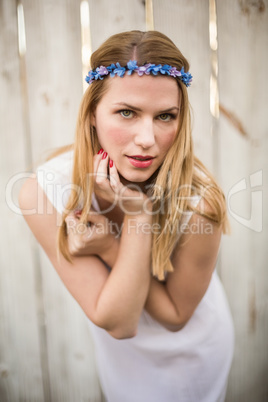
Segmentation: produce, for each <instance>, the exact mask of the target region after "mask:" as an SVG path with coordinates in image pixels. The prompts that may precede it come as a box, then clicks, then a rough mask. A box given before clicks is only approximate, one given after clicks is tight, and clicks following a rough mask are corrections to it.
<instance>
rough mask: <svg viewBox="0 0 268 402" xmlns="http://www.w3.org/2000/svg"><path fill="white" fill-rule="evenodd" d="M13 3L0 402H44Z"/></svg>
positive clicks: (2, 151)
mask: <svg viewBox="0 0 268 402" xmlns="http://www.w3.org/2000/svg"><path fill="white" fill-rule="evenodd" d="M16 3H17V2H16V1H15V0H10V1H2V2H1V4H0V30H1V35H0V37H1V41H0V66H1V67H0V69H1V74H0V93H1V96H0V115H1V119H0V133H1V135H0V172H1V176H0V186H1V189H2V196H3V197H1V201H0V210H1V231H0V237H1V239H0V400H1V401H2V402H6V401H19V400H25V401H26V400H27V401H40V402H42V401H43V385H42V370H41V361H40V344H39V331H38V319H37V314H38V312H39V309H38V306H37V300H38V298H37V294H36V286H35V285H36V283H35V266H34V261H33V254H32V249H31V239H32V238H31V235H30V233H29V230H28V229H27V227H26V224H25V222H24V220H23V218H22V217H21V216H20V215H19V214H18V211H17V195H18V190H19V188H20V186H21V184H22V180H21V179H19V174H20V173H22V176H23V172H24V171H25V170H26V165H27V159H28V158H27V155H26V154H27V153H26V152H25V145H26V137H25V118H24V117H25V116H24V113H23V111H24V107H23V97H22V96H21V95H22V88H23V86H22V85H21V84H22V80H21V79H22V76H21V72H22V60H20V58H19V52H18V29H17V4H16ZM4 189H6V197H7V198H6V200H5V198H4Z"/></svg>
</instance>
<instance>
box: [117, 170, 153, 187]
mask: <svg viewBox="0 0 268 402" xmlns="http://www.w3.org/2000/svg"><path fill="white" fill-rule="evenodd" d="M118 173H119V176H120V181H121V182H122V183H123V184H124V185H127V184H132V183H133V184H134V183H135V184H137V185H142V184H143V185H144V184H147V183H149V182H150V181H151V180H152V179H153V178H154V176H155V173H156V172H152V171H147V172H145V171H143V172H130V173H125V174H124V175H123V174H122V173H121V172H120V171H118Z"/></svg>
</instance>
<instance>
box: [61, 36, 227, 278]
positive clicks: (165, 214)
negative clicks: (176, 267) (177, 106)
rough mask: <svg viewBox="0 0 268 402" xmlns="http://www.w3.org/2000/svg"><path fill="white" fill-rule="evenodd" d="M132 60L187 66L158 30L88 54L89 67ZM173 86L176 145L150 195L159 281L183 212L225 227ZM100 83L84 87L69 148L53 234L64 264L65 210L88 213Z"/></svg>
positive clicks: (184, 99) (216, 192) (222, 208)
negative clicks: (196, 199) (69, 169)
mask: <svg viewBox="0 0 268 402" xmlns="http://www.w3.org/2000/svg"><path fill="white" fill-rule="evenodd" d="M131 59H132V60H133V59H135V60H136V61H137V64H138V65H144V64H146V63H152V64H153V63H154V64H162V65H164V64H168V65H171V66H174V67H176V68H177V69H178V70H181V68H182V67H184V70H185V71H186V72H187V71H188V70H189V64H188V61H187V60H186V59H185V57H184V56H183V55H182V53H181V52H180V51H179V49H178V48H177V47H176V46H175V44H174V43H173V42H172V41H171V40H170V39H169V38H168V37H166V36H165V35H163V34H162V33H160V32H157V31H148V32H141V31H129V32H123V33H120V34H116V35H113V36H111V37H110V38H109V39H108V40H106V42H104V43H103V44H102V45H101V46H100V47H99V49H98V50H96V51H95V52H94V53H93V54H92V56H91V68H92V69H95V68H96V67H98V66H101V65H103V66H108V65H110V64H112V63H116V62H119V63H120V65H121V66H125V65H126V64H127V62H128V61H129V60H131ZM174 79H176V78H174ZM176 81H177V84H178V86H179V90H180V93H181V110H180V119H179V127H178V130H177V135H176V139H175V142H174V144H173V145H172V147H171V148H170V150H169V151H168V153H167V156H166V158H165V161H164V162H163V164H162V166H161V167H160V168H159V171H158V173H157V176H156V178H155V180H154V183H153V186H152V189H151V194H150V195H151V198H152V200H153V201H154V212H155V213H154V214H153V223H154V224H156V225H157V227H158V228H160V230H157V231H156V232H155V233H154V232H153V243H152V274H153V275H154V276H156V277H157V278H158V279H159V280H163V279H164V277H165V273H166V272H172V271H173V267H172V264H171V261H170V256H171V254H172V251H173V249H174V246H175V244H176V242H177V239H178V230H179V228H180V224H181V223H182V221H183V215H184V213H185V212H187V211H195V212H197V213H199V214H201V215H203V216H205V217H206V218H208V219H210V220H211V221H213V222H215V223H216V224H218V225H222V229H223V232H224V233H226V232H227V228H228V220H227V214H226V204H225V198H224V194H223V192H222V190H221V189H220V187H219V186H218V184H217V183H216V182H215V180H214V179H213V177H212V175H211V174H210V173H209V172H208V170H207V169H206V168H205V166H204V165H203V164H202V163H201V162H200V161H199V160H198V159H197V158H196V157H195V156H194V154H193V144H192V136H191V121H190V108H189V101H188V93H187V88H186V87H185V86H184V84H182V82H181V81H180V80H179V79H176ZM105 82H106V80H105V79H104V80H98V81H95V82H94V83H93V84H92V85H90V86H89V87H88V89H87V91H86V92H85V94H84V96H83V99H82V102H81V106H80V110H79V116H78V121H77V128H76V138H75V143H74V146H73V148H74V164H73V173H72V183H73V184H74V185H75V188H76V190H74V191H72V192H71V195H70V198H69V200H68V203H67V205H66V211H67V212H66V214H63V222H62V226H61V227H60V228H59V232H58V250H59V251H60V252H61V253H62V254H63V256H64V257H65V258H66V259H67V260H69V261H71V256H70V253H69V251H68V244H67V230H66V224H65V221H64V219H65V217H66V216H67V213H68V211H70V210H75V209H77V208H78V207H79V206H80V207H81V205H83V211H82V215H81V221H82V222H84V223H85V222H86V219H87V213H88V211H89V210H90V208H91V203H92V194H93V187H94V179H93V175H90V174H91V173H93V156H94V154H96V153H97V152H98V150H99V148H100V144H99V141H98V137H97V133H96V130H95V128H94V127H93V126H92V125H91V116H92V113H93V112H94V111H95V109H96V107H97V105H98V103H99V102H100V100H101V98H102V96H103V95H104V93H105V91H106V88H107V85H106V83H105ZM65 150H66V147H65V149H64V151H65ZM77 189H80V190H79V191H77ZM193 195H199V196H202V197H203V198H204V199H205V200H206V201H207V203H208V204H209V205H210V207H211V208H210V210H211V211H213V212H211V213H204V211H200V210H196V209H195V208H194V207H193V205H192V204H191V202H190V198H191V197H192V196H193ZM154 227H156V226H154ZM167 229H168V230H167Z"/></svg>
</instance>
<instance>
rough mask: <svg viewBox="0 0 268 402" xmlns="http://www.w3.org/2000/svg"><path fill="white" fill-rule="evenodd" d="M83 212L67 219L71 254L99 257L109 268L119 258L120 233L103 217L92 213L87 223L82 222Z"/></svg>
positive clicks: (73, 214) (70, 215) (72, 214)
mask: <svg viewBox="0 0 268 402" xmlns="http://www.w3.org/2000/svg"><path fill="white" fill-rule="evenodd" d="M80 215H81V212H79V211H77V212H73V213H71V214H69V215H68V216H67V217H66V218H65V222H66V225H67V234H68V246H69V252H70V254H71V255H73V256H85V255H97V256H99V257H100V258H101V259H102V260H103V261H105V262H106V263H107V264H108V265H109V266H112V265H113V263H114V260H115V258H116V256H117V251H118V246H119V233H117V232H116V230H115V228H114V226H113V225H111V222H110V221H109V220H108V219H107V218H106V217H105V216H103V215H101V214H98V213H96V212H95V211H91V212H90V213H89V214H88V218H87V223H83V222H81V221H80Z"/></svg>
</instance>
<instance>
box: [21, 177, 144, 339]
mask: <svg viewBox="0 0 268 402" xmlns="http://www.w3.org/2000/svg"><path fill="white" fill-rule="evenodd" d="M19 203H20V207H21V209H22V212H23V213H24V217H25V219H26V222H27V224H28V225H29V227H30V229H31V230H32V232H33V234H34V235H35V237H36V239H37V240H38V242H39V243H40V244H41V246H42V247H43V249H44V251H45V252H46V254H47V255H48V257H49V259H50V261H51V262H52V264H53V265H54V267H55V269H56V271H57V272H58V274H59V276H60V278H61V279H62V281H63V282H64V284H65V286H66V287H67V289H68V290H69V291H70V293H71V294H72V295H73V297H74V298H75V299H76V300H77V302H78V303H79V304H80V306H81V307H82V309H83V310H84V311H85V313H86V315H87V316H88V317H89V318H90V320H91V321H92V322H94V323H95V324H96V325H98V326H100V327H102V328H104V329H106V330H107V331H108V332H109V333H110V334H111V335H112V336H114V337H116V338H127V337H132V336H134V335H135V333H136V328H137V323H138V319H139V316H140V314H141V311H142V309H143V306H144V303H145V300H146V297H147V294H148V288H149V283H150V249H151V234H145V233H141V232H140V231H139V230H137V227H138V226H140V224H141V223H143V222H149V221H150V219H151V218H150V216H149V215H142V214H140V215H137V216H136V217H135V219H133V217H129V216H127V215H126V216H125V220H124V229H123V232H122V237H121V241H120V246H119V251H118V257H117V258H116V262H115V264H114V266H113V270H112V272H111V273H110V274H109V272H108V271H107V269H106V268H105V267H104V265H103V263H102V262H101V261H100V260H99V259H98V258H97V257H96V256H82V257H74V258H73V264H71V263H69V262H68V261H66V260H65V259H64V258H63V257H62V258H61V259H60V261H58V260H57V253H56V237H57V230H58V227H57V211H56V210H55V209H54V208H53V213H52V214H51V213H46V211H48V210H49V211H51V210H52V207H51V205H50V206H49V208H48V205H49V201H48V199H47V197H46V195H45V194H44V192H43V191H42V189H41V188H40V186H39V185H38V183H37V180H36V179H35V178H31V179H28V180H27V181H26V182H25V184H24V185H23V187H22V189H21V192H20V197H19ZM38 204H39V205H43V209H42V213H35V214H31V215H27V211H29V210H33V209H36V210H37V209H38ZM130 219H131V220H132V222H131V227H132V229H131V230H129V221H130ZM148 220H149V221H148Z"/></svg>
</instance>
